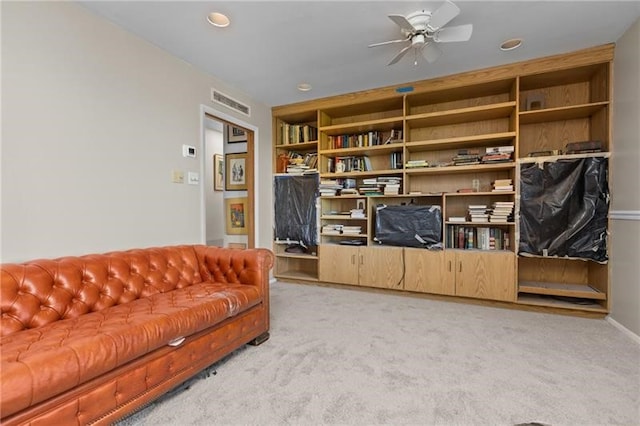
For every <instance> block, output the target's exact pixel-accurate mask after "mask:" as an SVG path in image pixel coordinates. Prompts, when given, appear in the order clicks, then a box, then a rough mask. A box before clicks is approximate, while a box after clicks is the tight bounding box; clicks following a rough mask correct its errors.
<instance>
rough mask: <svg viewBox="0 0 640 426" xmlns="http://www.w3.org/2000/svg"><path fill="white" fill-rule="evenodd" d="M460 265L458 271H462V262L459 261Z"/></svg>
mask: <svg viewBox="0 0 640 426" xmlns="http://www.w3.org/2000/svg"><path fill="white" fill-rule="evenodd" d="M459 265H460V267H459V268H458V272H462V262H460V263H459Z"/></svg>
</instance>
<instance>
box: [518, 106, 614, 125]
mask: <svg viewBox="0 0 640 426" xmlns="http://www.w3.org/2000/svg"><path fill="white" fill-rule="evenodd" d="M607 106H609V102H594V103H589V104H583V105H572V106H566V107H558V108H547V109H541V110H536V111H522V112H521V113H520V124H521V125H522V124H537V123H544V122H547V121H561V120H575V119H579V118H588V117H590V116H592V115H593V114H594V113H596V112H597V111H600V110H601V109H603V108H605V107H607Z"/></svg>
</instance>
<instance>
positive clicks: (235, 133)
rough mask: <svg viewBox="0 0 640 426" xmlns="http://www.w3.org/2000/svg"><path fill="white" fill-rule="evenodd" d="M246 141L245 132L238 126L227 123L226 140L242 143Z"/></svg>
mask: <svg viewBox="0 0 640 426" xmlns="http://www.w3.org/2000/svg"><path fill="white" fill-rule="evenodd" d="M246 141H247V132H245V131H244V129H241V128H239V127H235V126H232V125H231V124H229V125H227V142H229V143H242V142H246Z"/></svg>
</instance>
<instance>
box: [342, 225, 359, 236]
mask: <svg viewBox="0 0 640 426" xmlns="http://www.w3.org/2000/svg"><path fill="white" fill-rule="evenodd" d="M361 232H362V226H354V225H349V226H347V225H344V226H343V227H342V233H343V234H344V235H360V233H361Z"/></svg>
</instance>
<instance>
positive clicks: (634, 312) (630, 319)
mask: <svg viewBox="0 0 640 426" xmlns="http://www.w3.org/2000/svg"><path fill="white" fill-rule="evenodd" d="M613 69H614V104H613V153H612V158H611V192H612V197H611V280H612V286H611V287H612V290H611V293H612V294H611V297H612V300H611V304H612V307H611V318H613V319H614V320H616V321H617V322H619V323H620V324H622V325H623V326H625V327H626V328H627V329H629V330H631V331H632V332H633V333H635V334H637V335H639V336H640V262H638V258H639V256H640V190H639V189H638V182H640V120H639V119H638V117H640V78H639V77H638V76H640V21H636V22H635V24H633V26H632V27H631V28H630V29H629V30H627V31H626V32H625V34H624V35H623V36H622V37H621V38H620V39H619V40H618V41H617V42H616V50H615V59H614V63H613Z"/></svg>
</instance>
